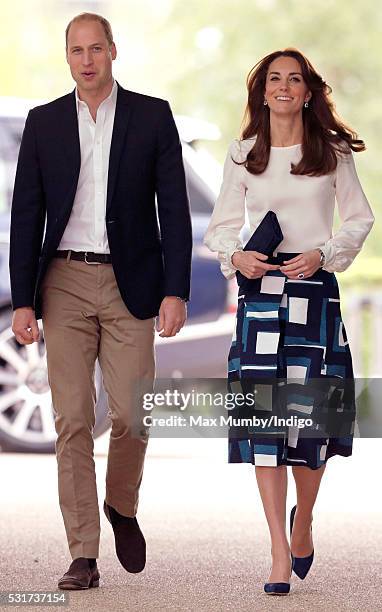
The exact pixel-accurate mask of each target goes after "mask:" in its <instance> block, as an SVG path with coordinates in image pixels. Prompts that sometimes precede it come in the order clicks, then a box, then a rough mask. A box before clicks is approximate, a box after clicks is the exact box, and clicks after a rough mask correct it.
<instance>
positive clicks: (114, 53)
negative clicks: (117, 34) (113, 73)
mask: <svg viewBox="0 0 382 612" xmlns="http://www.w3.org/2000/svg"><path fill="white" fill-rule="evenodd" d="M110 51H111V59H112V60H115V58H116V57H117V47H116V46H115V43H112V45H111V47H110Z"/></svg>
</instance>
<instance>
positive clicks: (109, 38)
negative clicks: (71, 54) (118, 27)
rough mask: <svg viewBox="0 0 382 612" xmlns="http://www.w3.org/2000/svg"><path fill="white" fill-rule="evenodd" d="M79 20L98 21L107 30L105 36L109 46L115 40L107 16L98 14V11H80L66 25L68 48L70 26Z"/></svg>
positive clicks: (66, 43)
mask: <svg viewBox="0 0 382 612" xmlns="http://www.w3.org/2000/svg"><path fill="white" fill-rule="evenodd" d="M79 21H98V23H100V24H101V26H102V27H103V29H104V31H105V36H106V38H107V42H108V43H109V46H111V45H112V44H113V42H114V41H113V32H112V31H111V25H110V23H109V22H108V20H107V19H106V18H105V17H102V16H101V15H97V14H96V13H80V14H79V15H76V16H75V17H73V19H72V20H71V21H69V23H68V25H67V26H66V30H65V45H66V48H68V34H69V30H70V26H71V25H72V24H73V23H78V22H79Z"/></svg>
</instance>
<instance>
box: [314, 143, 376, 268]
mask: <svg viewBox="0 0 382 612" xmlns="http://www.w3.org/2000/svg"><path fill="white" fill-rule="evenodd" d="M335 192H336V201H337V206H338V213H339V216H340V218H341V221H342V225H341V227H340V228H339V230H338V231H337V232H336V233H335V234H334V236H332V237H331V238H330V239H329V240H327V242H326V243H325V244H324V245H322V246H321V249H322V250H323V251H324V253H325V265H324V267H323V269H324V270H326V271H327V272H343V271H344V270H346V268H348V267H349V266H350V264H351V263H352V261H353V260H354V258H355V257H356V255H357V254H358V253H359V252H360V250H361V248H362V245H363V243H364V241H365V240H366V237H367V235H368V234H369V232H370V230H371V228H372V226H373V223H374V220H375V219H374V215H373V212H372V210H371V208H370V205H369V202H368V201H367V199H366V196H365V194H364V192H363V190H362V187H361V184H360V181H359V178H358V175H357V171H356V167H355V163H354V156H353V152H352V151H351V149H350V153H349V154H346V153H341V154H340V155H339V156H338V163H337V169H336V177H335Z"/></svg>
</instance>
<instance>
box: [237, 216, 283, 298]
mask: <svg viewBox="0 0 382 612" xmlns="http://www.w3.org/2000/svg"><path fill="white" fill-rule="evenodd" d="M283 239H284V236H283V233H282V231H281V227H280V224H279V222H278V219H277V216H276V213H274V212H273V210H268V212H267V214H266V215H265V216H264V218H263V219H262V221H261V222H260V224H259V225H258V227H257V228H256V229H255V231H254V232H253V234H252V236H251V237H250V239H249V240H248V242H247V244H246V245H245V246H244V248H243V251H258V252H259V253H263V254H264V255H268V257H269V256H271V255H272V254H273V251H274V250H275V249H276V248H277V247H278V245H279V244H280V242H281V241H282V240H283ZM264 263H267V262H266V261H265V262H264ZM236 279H237V283H238V285H239V287H240V289H242V288H245V286H246V285H247V286H249V285H250V284H253V281H255V280H258V279H251V278H246V277H245V276H243V274H241V272H239V270H237V271H236Z"/></svg>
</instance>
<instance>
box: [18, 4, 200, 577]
mask: <svg viewBox="0 0 382 612" xmlns="http://www.w3.org/2000/svg"><path fill="white" fill-rule="evenodd" d="M66 53H67V61H68V64H69V66H70V70H71V73H72V76H73V78H74V80H75V81H76V84H77V86H76V88H75V90H74V91H73V92H72V93H70V94H67V95H65V96H63V97H61V98H58V99H57V100H54V101H53V102H50V103H49V104H45V105H43V106H39V107H37V108H34V109H32V110H31V111H30V112H29V114H28V117H27V120H26V124H25V129H24V133H23V138H22V142H21V147H20V153H19V160H18V166H17V172H16V179H15V186H14V195H13V202H12V212H11V236H10V261H9V263H10V278H11V291H12V304H13V309H14V314H13V322H12V329H13V332H14V334H15V337H16V339H17V341H18V342H19V343H21V344H31V343H33V342H36V341H38V339H39V329H38V324H37V320H38V319H40V318H41V319H42V324H43V328H44V339H45V344H46V350H47V364H48V376H49V383H50V387H51V391H52V401H53V408H54V414H55V427H56V431H57V442H56V454H57V463H58V488H59V500H60V507H61V511H62V514H63V518H64V524H65V529H66V534H67V539H68V544H69V550H70V553H71V556H72V559H73V561H72V563H71V565H70V567H69V570H68V571H67V572H66V573H65V574H64V576H63V577H62V578H61V579H60V581H59V587H60V588H62V589H83V588H89V587H92V586H93V587H94V586H98V584H99V572H98V568H97V562H96V559H97V557H98V554H99V536H100V519H99V509H98V499H97V489H96V481H95V469H94V461H93V437H92V430H93V427H94V419H95V417H94V405H95V401H96V397H95V387H94V365H95V360H96V359H97V357H98V359H99V362H100V366H101V370H102V375H103V380H104V385H105V389H106V391H107V394H108V401H109V414H110V417H111V421H112V429H111V434H110V447H109V455H108V466H107V476H106V497H105V502H104V511H105V514H106V516H107V518H108V520H109V521H110V523H111V525H112V528H113V531H114V536H115V546H116V553H117V556H118V558H119V560H120V562H121V564H122V565H123V567H124V568H125V569H126V570H127V571H130V572H139V571H141V570H142V569H143V567H144V565H145V558H146V545H145V539H144V536H143V534H142V532H141V530H140V527H139V525H138V522H137V519H136V511H137V505H138V493H139V486H140V483H141V479H142V472H143V463H144V457H145V451H146V446H147V439H148V432H147V429H146V428H144V427H142V425H141V426H140V427H139V426H138V428H137V427H134V425H136V423H137V422H138V423H141V421H139V415H140V410H141V401H140V398H141V396H142V393H143V392H144V391H148V390H152V385H153V380H154V373H155V362H154V348H153V345H154V334H155V331H154V330H155V327H154V323H155V317H156V315H159V317H158V320H157V326H156V327H157V330H158V331H159V332H160V335H161V336H162V337H170V336H174V335H175V334H176V333H178V332H179V330H180V329H181V328H182V326H183V325H184V322H185V320H186V305H185V302H186V301H187V300H188V299H189V291H190V269H191V249H192V235H191V221H190V212H189V203H188V197H187V190H186V182H185V174H184V167H183V161H182V151H181V144H180V142H179V136H178V132H177V129H176V126H175V122H174V119H173V116H172V113H171V109H170V107H169V104H168V102H167V101H165V100H161V99H159V98H154V97H151V96H146V95H142V94H138V93H135V92H132V91H128V90H125V89H123V88H122V87H121V86H120V85H119V84H118V83H117V82H116V81H115V80H114V79H113V76H112V61H113V60H114V59H115V58H116V53H117V52H116V47H115V44H114V42H113V36H112V31H111V27H110V24H109V22H108V21H107V20H106V19H104V18H103V17H101V16H99V15H95V14H93V13H83V14H81V15H78V16H77V17H75V18H74V19H73V20H72V21H71V22H70V23H69V25H68V27H67V29H66ZM156 200H157V204H156ZM158 221H159V223H158ZM44 230H45V234H44ZM138 389H139V391H138ZM137 415H138V416H137ZM137 419H138V420H137ZM137 430H138V433H137Z"/></svg>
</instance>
